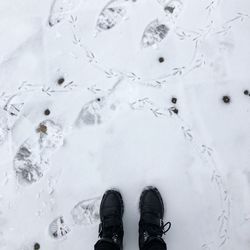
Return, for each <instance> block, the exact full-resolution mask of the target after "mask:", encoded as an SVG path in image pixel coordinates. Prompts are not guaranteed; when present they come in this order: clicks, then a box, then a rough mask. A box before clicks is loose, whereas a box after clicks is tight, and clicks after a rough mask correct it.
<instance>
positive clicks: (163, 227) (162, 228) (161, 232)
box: [143, 221, 171, 237]
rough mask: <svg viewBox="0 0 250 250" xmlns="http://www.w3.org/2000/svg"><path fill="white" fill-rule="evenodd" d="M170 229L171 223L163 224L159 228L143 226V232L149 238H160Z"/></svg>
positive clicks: (150, 225) (148, 225) (149, 225)
mask: <svg viewBox="0 0 250 250" xmlns="http://www.w3.org/2000/svg"><path fill="white" fill-rule="evenodd" d="M170 228H171V222H167V223H165V224H164V223H163V221H161V224H160V225H159V226H156V225H152V224H143V231H145V232H147V233H148V234H149V235H151V236H160V237H162V235H165V234H166V233H167V232H168V231H169V230H170Z"/></svg>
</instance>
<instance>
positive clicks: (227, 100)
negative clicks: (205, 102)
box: [222, 95, 231, 103]
mask: <svg viewBox="0 0 250 250" xmlns="http://www.w3.org/2000/svg"><path fill="white" fill-rule="evenodd" d="M222 100H223V102H224V103H230V101H231V99H230V97H229V96H226V95H225V96H223V98H222Z"/></svg>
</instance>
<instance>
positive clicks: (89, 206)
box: [49, 197, 101, 240]
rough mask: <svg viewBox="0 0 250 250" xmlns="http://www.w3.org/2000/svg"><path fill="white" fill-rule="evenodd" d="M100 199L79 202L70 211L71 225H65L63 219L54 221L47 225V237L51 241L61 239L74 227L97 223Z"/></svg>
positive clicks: (61, 217)
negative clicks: (51, 239) (48, 236)
mask: <svg viewBox="0 0 250 250" xmlns="http://www.w3.org/2000/svg"><path fill="white" fill-rule="evenodd" d="M100 203H101V198H100V197H97V198H92V199H87V200H83V201H80V202H79V203H77V204H76V205H75V206H74V207H73V208H72V210H71V212H70V216H71V218H72V221H71V223H65V220H64V217H63V216H60V217H57V218H56V219H54V220H53V221H52V222H51V223H50V225H49V235H50V236H51V237H52V238H53V239H57V240H59V239H63V238H66V235H67V234H68V233H69V232H70V231H72V230H71V229H72V228H73V227H74V226H81V225H84V226H88V225H92V224H97V223H98V222H99V218H100V216H99V207H100Z"/></svg>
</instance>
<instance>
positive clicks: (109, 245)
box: [95, 240, 120, 250]
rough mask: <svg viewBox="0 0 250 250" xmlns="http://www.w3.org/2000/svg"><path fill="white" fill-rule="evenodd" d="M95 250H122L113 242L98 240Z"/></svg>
mask: <svg viewBox="0 0 250 250" xmlns="http://www.w3.org/2000/svg"><path fill="white" fill-rule="evenodd" d="M95 250H120V248H119V246H118V245H117V244H115V243H113V242H110V241H106V240H98V241H97V242H96V244H95Z"/></svg>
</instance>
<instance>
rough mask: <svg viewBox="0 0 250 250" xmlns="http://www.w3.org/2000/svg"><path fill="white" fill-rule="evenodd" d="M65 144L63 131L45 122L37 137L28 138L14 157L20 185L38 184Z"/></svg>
mask: <svg viewBox="0 0 250 250" xmlns="http://www.w3.org/2000/svg"><path fill="white" fill-rule="evenodd" d="M62 144H63V130H62V128H61V126H60V125H58V124H55V123H54V122H53V121H51V120H45V121H43V122H42V123H41V124H40V125H39V128H38V129H37V133H36V135H35V136H33V137H31V138H28V139H27V140H26V141H25V142H24V143H23V144H22V145H21V146H20V148H19V149H18V151H17V153H16V155H15V157H14V169H15V171H16V175H17V178H18V180H19V183H20V184H32V183H35V182H37V181H38V180H39V179H40V178H41V177H42V176H43V174H44V171H45V169H46V168H47V167H48V165H49V158H50V156H51V155H52V154H53V152H55V151H56V150H57V149H58V148H59V147H60V146H61V145H62Z"/></svg>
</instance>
